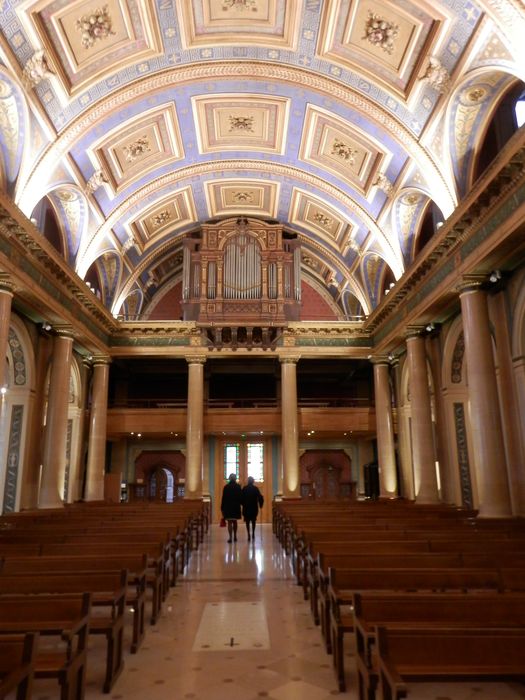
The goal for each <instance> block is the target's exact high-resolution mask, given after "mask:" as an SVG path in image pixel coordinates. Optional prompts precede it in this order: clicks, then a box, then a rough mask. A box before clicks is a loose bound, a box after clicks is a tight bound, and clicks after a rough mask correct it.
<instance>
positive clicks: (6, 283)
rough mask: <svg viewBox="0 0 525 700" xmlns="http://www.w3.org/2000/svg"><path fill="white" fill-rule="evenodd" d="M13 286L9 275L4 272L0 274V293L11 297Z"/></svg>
mask: <svg viewBox="0 0 525 700" xmlns="http://www.w3.org/2000/svg"><path fill="white" fill-rule="evenodd" d="M15 286H16V285H15V283H14V282H13V280H12V278H11V276H10V275H8V274H7V273H5V272H0V292H3V293H4V294H10V295H11V296H13V293H14V291H15Z"/></svg>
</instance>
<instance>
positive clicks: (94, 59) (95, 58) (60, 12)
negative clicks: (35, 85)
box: [15, 0, 163, 103]
mask: <svg viewBox="0 0 525 700" xmlns="http://www.w3.org/2000/svg"><path fill="white" fill-rule="evenodd" d="M15 11H16V14H17V16H18V18H19V20H20V24H21V25H22V27H23V28H24V30H25V32H26V34H27V36H28V37H29V39H30V42H31V43H32V45H33V46H34V47H35V48H36V50H37V51H38V50H44V51H45V53H46V58H50V59H51V64H52V66H53V75H52V76H50V79H51V82H52V83H53V85H54V86H55V87H56V88H57V92H58V96H59V99H60V100H61V101H62V102H63V103H65V102H67V101H68V100H69V98H70V97H71V95H74V94H76V93H78V92H80V91H81V90H82V89H86V88H89V87H90V86H91V85H93V83H94V82H95V81H96V80H99V79H101V78H103V77H104V76H107V75H108V74H109V73H110V72H111V71H112V70H113V68H114V65H115V62H117V63H118V64H119V67H121V68H123V67H125V66H126V65H134V64H137V63H139V62H140V61H145V60H148V59H152V58H155V57H156V56H160V55H161V54H162V50H163V49H162V37H161V33H160V27H159V22H158V19H157V13H156V9H155V2H153V0H133V2H132V3H131V2H130V1H129V0H126V1H125V0H104V1H103V2H100V3H95V2H92V1H90V0H69V1H68V2H63V1H62V0H40V2H36V3H35V2H34V0H28V1H27V2H25V3H23V4H21V5H20V6H19V7H17V8H16V10H15ZM55 69H56V71H55ZM55 73H56V75H55Z"/></svg>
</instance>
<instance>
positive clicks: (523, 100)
mask: <svg viewBox="0 0 525 700" xmlns="http://www.w3.org/2000/svg"><path fill="white" fill-rule="evenodd" d="M514 112H515V114H516V124H517V126H518V129H519V128H520V126H523V124H525V96H523V95H522V96H521V97H520V98H519V99H518V101H517V102H516V105H515V107H514Z"/></svg>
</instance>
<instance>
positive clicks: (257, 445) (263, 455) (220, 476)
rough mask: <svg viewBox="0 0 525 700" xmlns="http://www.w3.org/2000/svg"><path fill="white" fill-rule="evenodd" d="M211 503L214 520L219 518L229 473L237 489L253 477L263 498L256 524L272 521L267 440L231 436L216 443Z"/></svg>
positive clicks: (270, 472)
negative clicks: (236, 484) (234, 480)
mask: <svg viewBox="0 0 525 700" xmlns="http://www.w3.org/2000/svg"><path fill="white" fill-rule="evenodd" d="M215 474H216V478H215V503H216V504H217V509H216V518H215V519H216V520H218V519H219V518H220V504H221V496H222V489H223V488H224V485H225V484H226V483H227V481H228V476H229V475H230V474H236V475H237V481H238V483H239V484H240V485H241V486H246V484H247V483H248V477H249V476H253V478H254V480H255V485H256V486H258V487H259V490H260V492H261V493H262V495H263V497H264V507H263V508H262V510H261V511H260V512H259V517H258V522H260V523H269V522H271V521H272V483H271V475H272V469H271V451H270V444H269V442H268V441H267V440H262V439H261V440H257V439H255V438H254V439H248V438H242V437H232V438H228V439H224V440H220V441H219V443H218V450H217V457H216V471H215Z"/></svg>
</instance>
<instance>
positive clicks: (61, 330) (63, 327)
mask: <svg viewBox="0 0 525 700" xmlns="http://www.w3.org/2000/svg"><path fill="white" fill-rule="evenodd" d="M53 330H54V331H55V333H56V334H57V335H58V336H59V337H60V338H64V339H66V340H74V339H75V330H74V328H73V326H70V325H69V324H65V323H64V324H59V325H53Z"/></svg>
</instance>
